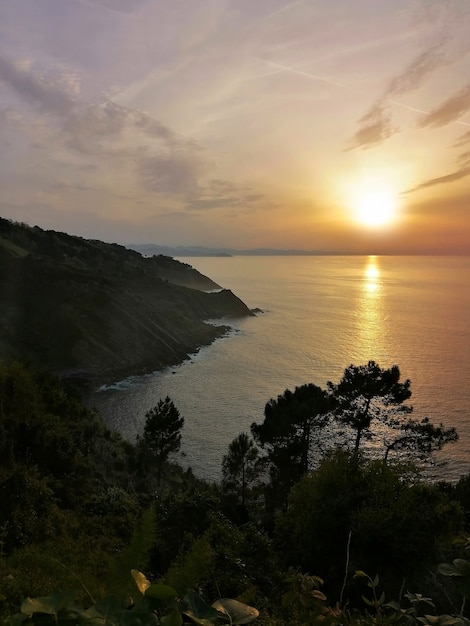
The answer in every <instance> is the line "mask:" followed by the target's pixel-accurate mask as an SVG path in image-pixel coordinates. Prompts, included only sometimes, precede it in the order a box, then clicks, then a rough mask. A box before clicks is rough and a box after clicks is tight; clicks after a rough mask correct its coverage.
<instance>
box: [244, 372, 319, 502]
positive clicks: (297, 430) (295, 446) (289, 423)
mask: <svg viewBox="0 0 470 626" xmlns="http://www.w3.org/2000/svg"><path fill="white" fill-rule="evenodd" d="M330 410H331V400H330V398H329V396H328V393H327V392H326V391H324V390H323V389H321V388H320V387H317V386H316V385H313V384H308V385H302V386H301V387H296V388H295V391H293V392H292V391H290V390H288V389H286V390H285V391H284V393H283V394H282V395H279V396H278V397H277V399H271V400H270V401H269V402H268V403H267V404H266V407H265V410H264V416H265V418H264V422H263V423H262V424H256V423H253V424H252V426H251V432H252V434H253V437H254V438H255V440H256V442H257V443H258V444H259V445H260V446H262V447H263V449H265V450H266V451H267V458H268V461H269V465H270V477H271V486H272V490H273V492H274V493H275V494H276V500H277V502H278V503H280V504H281V505H282V504H284V503H285V501H286V498H287V494H288V492H289V490H290V488H291V487H292V485H294V484H295V483H296V482H297V481H298V480H299V479H300V478H301V476H302V475H303V474H305V473H306V472H307V471H308V469H309V455H310V452H311V448H312V446H313V444H314V443H315V444H317V445H318V444H319V442H320V440H321V436H322V430H323V428H324V427H325V426H326V424H327V422H328V413H329V411H330Z"/></svg>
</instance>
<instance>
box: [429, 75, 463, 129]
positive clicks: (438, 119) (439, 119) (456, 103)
mask: <svg viewBox="0 0 470 626" xmlns="http://www.w3.org/2000/svg"><path fill="white" fill-rule="evenodd" d="M469 110H470V84H469V85H467V86H466V87H464V88H463V89H461V90H460V91H458V92H457V93H456V94H454V95H453V96H450V98H447V100H445V101H444V102H443V103H442V104H440V105H439V106H438V107H436V108H435V109H434V110H432V111H431V112H430V113H428V114H427V115H425V116H424V118H423V119H422V120H421V122H420V123H419V126H420V127H421V128H426V127H431V128H439V127H440V126H445V125H446V124H449V123H450V122H454V121H456V120H458V119H459V118H461V117H462V116H463V115H465V113H467V112H468V111H469Z"/></svg>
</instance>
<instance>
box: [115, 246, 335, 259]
mask: <svg viewBox="0 0 470 626" xmlns="http://www.w3.org/2000/svg"><path fill="white" fill-rule="evenodd" d="M126 247H127V248H129V249H130V250H135V251H137V252H140V253H141V254H143V255H145V256H152V255H154V254H165V255H167V256H171V257H191V256H225V257H227V256H309V255H331V254H339V253H338V252H335V251H328V250H290V249H288V250H279V249H277V248H252V249H250V250H238V249H236V248H206V247H204V246H160V245H158V244H153V243H148V244H145V243H144V244H129V245H127V246H126Z"/></svg>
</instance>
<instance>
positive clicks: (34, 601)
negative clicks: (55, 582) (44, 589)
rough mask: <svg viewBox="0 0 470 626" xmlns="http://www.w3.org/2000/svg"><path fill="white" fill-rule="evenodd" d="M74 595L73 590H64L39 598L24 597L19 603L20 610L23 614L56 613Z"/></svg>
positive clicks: (67, 603)
mask: <svg viewBox="0 0 470 626" xmlns="http://www.w3.org/2000/svg"><path fill="white" fill-rule="evenodd" d="M74 597H75V592H74V591H64V592H56V593H51V595H50V596H43V597H40V598H26V599H25V600H23V602H22V604H21V612H22V613H24V614H25V615H33V613H45V614H46V615H57V614H58V613H59V611H61V610H62V609H64V608H65V607H66V606H68V605H69V604H70V603H71V602H72V601H73V599H74Z"/></svg>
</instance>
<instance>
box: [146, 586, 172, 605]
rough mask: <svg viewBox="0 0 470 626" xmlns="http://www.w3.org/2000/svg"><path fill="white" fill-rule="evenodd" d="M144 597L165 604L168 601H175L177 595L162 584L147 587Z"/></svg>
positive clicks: (170, 588)
mask: <svg viewBox="0 0 470 626" xmlns="http://www.w3.org/2000/svg"><path fill="white" fill-rule="evenodd" d="M145 596H146V597H147V598H153V599H154V600H161V601H162V602H167V601H168V600H175V599H176V597H177V596H178V594H177V593H176V590H175V589H173V587H170V586H169V585H164V584H163V583H156V584H154V585H150V586H149V587H147V589H146V590H145Z"/></svg>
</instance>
